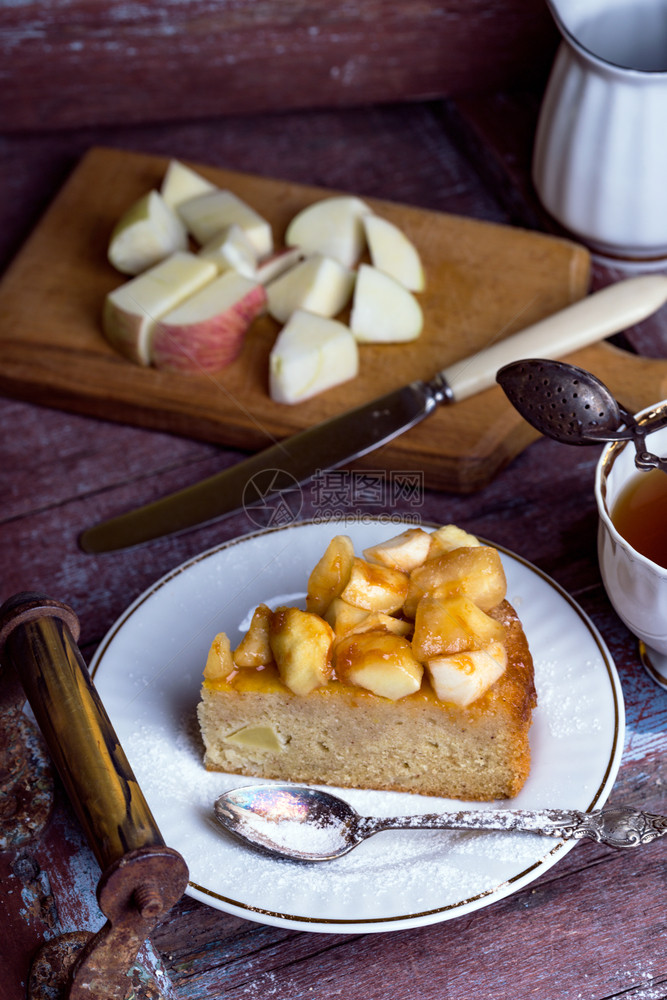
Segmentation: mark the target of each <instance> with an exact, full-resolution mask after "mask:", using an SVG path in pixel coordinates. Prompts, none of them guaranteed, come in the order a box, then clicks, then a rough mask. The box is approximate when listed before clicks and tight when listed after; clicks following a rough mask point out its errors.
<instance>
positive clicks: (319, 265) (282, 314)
mask: <svg viewBox="0 0 667 1000" xmlns="http://www.w3.org/2000/svg"><path fill="white" fill-rule="evenodd" d="M353 288H354V274H353V273H352V271H350V270H348V268H346V267H343V265H342V264H339V263H338V261H336V260H334V259H333V257H324V256H322V254H313V256H312V257H306V259H305V260H302V261H301V262H300V263H298V264H297V265H296V266H295V267H292V268H290V270H289V271H285V272H284V273H283V274H281V275H280V276H279V277H278V278H276V279H275V280H274V281H270V282H269V284H268V285H267V286H266V293H267V295H268V299H269V304H268V310H269V313H270V315H271V316H273V318H274V319H275V320H277V321H278V322H279V323H286V322H287V321H288V319H289V318H290V316H291V315H292V313H294V312H296V310H297V309H305V310H306V311H307V312H311V313H315V314H316V315H317V316H325V317H331V316H335V315H337V313H339V312H340V311H341V310H342V309H343V308H344V307H345V306H346V305H347V303H348V302H349V300H350V296H351V295H352V289H353Z"/></svg>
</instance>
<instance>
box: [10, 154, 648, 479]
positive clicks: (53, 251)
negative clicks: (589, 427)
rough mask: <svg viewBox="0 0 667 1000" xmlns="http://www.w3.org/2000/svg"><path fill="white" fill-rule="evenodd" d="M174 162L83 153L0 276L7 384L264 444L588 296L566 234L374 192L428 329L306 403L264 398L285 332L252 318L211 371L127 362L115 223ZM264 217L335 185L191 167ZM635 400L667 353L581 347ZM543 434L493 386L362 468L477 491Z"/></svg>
mask: <svg viewBox="0 0 667 1000" xmlns="http://www.w3.org/2000/svg"><path fill="white" fill-rule="evenodd" d="M167 162H168V161H167V160H166V159H162V158H159V157H153V156H146V155H140V154H135V153H129V152H124V151H120V150H112V149H104V148H94V149H92V150H90V151H89V153H88V154H87V155H86V156H85V157H84V158H83V159H82V161H81V162H80V164H79V165H78V167H77V168H76V170H75V171H74V172H73V174H72V175H71V177H70V178H69V180H68V182H67V183H66V184H65V186H64V187H63V189H62V190H61V191H60V193H59V195H58V196H57V197H56V199H55V200H54V202H53V203H52V205H51V206H50V208H49V209H48V211H47V212H46V214H45V215H44V217H43V218H42V220H41V222H40V223H39V225H38V226H37V228H36V229H35V231H34V232H33V233H32V235H31V237H30V238H29V239H28V241H27V242H26V244H25V245H24V247H23V248H22V250H21V251H20V253H19V254H18V256H17V257H16V259H15V260H14V262H13V264H12V266H11V267H10V269H9V270H8V272H7V274H6V276H5V278H4V280H3V282H2V284H1V285H0V315H1V316H2V324H0V391H1V392H3V393H5V394H6V395H9V396H14V397H18V398H21V399H26V400H32V401H34V402H39V403H42V404H46V405H51V406H55V407H59V408H63V409H68V410H72V411H75V412H80V413H85V414H90V415H94V416H99V417H103V418H108V419H110V420H116V421H120V422H124V423H132V424H137V425H141V426H145V427H151V428H157V429H160V430H166V431H171V432H173V433H176V434H180V435H187V436H190V437H194V438H198V439H202V440H207V441H212V442H218V443H220V444H223V445H228V446H231V447H237V448H241V449H246V450H248V451H255V450H259V449H261V448H264V447H266V446H268V445H270V444H272V443H274V441H275V440H276V439H279V438H282V437H285V436H287V435H289V434H292V433H294V432H295V431H298V430H301V429H303V428H305V427H309V426H311V425H313V424H315V423H317V422H319V421H321V420H324V419H326V418H328V417H331V416H333V415H335V414H338V413H342V412H343V411H345V410H347V409H349V408H351V407H354V406H357V405H359V404H361V403H363V402H366V401H367V400H370V399H372V398H373V397H375V396H378V395H380V394H382V393H384V392H387V391H389V390H390V389H392V388H395V387H397V386H400V385H402V384H404V383H406V382H409V381H411V380H412V379H415V378H430V377H431V376H432V375H433V374H435V372H436V371H437V370H438V369H440V368H442V367H444V366H445V365H447V364H450V363H452V362H453V361H455V360H457V359H459V358H462V357H466V356H467V355H469V354H472V353H473V352H475V351H477V350H479V349H480V348H482V347H484V346H485V345H486V344H489V343H491V342H493V341H494V340H496V339H498V337H499V336H505V335H508V334H510V333H513V332H515V331H516V330H519V329H521V328H523V327H525V326H527V325H528V324H529V323H532V322H534V321H536V320H538V319H540V318H541V317H543V316H546V315H548V314H550V313H552V312H554V311H556V310H558V309H561V308H563V307H564V306H566V305H568V304H569V303H571V302H573V301H575V300H577V299H579V298H581V297H582V296H583V295H584V294H585V293H586V292H587V289H588V283H589V275H590V259H589V255H588V252H587V251H586V250H584V249H583V248H582V247H579V246H577V245H576V244H574V243H571V242H569V241H567V240H562V239H555V238H553V237H549V236H544V235H541V234H536V233H532V232H527V231H523V230H520V229H513V228H509V227H505V226H499V225H493V224H489V223H484V222H478V221H474V220H470V219H464V218H459V217H456V216H452V215H446V214H442V213H437V212H432V211H426V210H423V209H418V208H412V207H408V206H404V205H399V204H394V203H390V202H381V201H375V200H373V199H366V200H367V201H368V203H369V204H370V205H371V206H372V207H373V208H374V209H375V210H376V211H377V212H378V213H380V214H382V215H384V216H385V217H386V218H388V219H391V220H392V221H394V222H396V223H397V224H398V225H399V226H401V228H402V229H403V230H404V231H405V232H406V233H407V234H408V235H409V236H410V238H411V239H412V240H413V241H414V242H415V244H416V245H417V247H418V248H419V250H420V252H421V254H422V258H423V261H424V265H425V269H426V274H427V283H428V287H427V289H426V291H425V292H424V293H423V294H422V295H421V296H420V300H421V303H422V306H423V309H424V315H425V327H424V331H423V333H422V335H421V337H420V338H419V339H418V340H417V341H416V342H414V343H412V344H408V345H391V346H390V345H381V346H363V347H361V371H360V375H359V377H358V378H356V379H355V380H353V381H351V382H348V383H347V384H345V385H342V386H340V387H338V388H335V389H332V390H330V391H329V392H326V393H324V394H322V395H320V396H318V397H315V398H314V399H311V400H308V401H307V402H305V403H302V404H299V405H297V406H285V405H280V404H277V403H274V402H272V400H271V399H270V398H269V395H268V379H267V371H268V355H269V351H270V349H271V345H272V343H273V341H274V339H275V336H276V333H277V331H278V326H277V324H276V323H274V321H273V320H271V319H270V318H269V317H265V318H263V319H262V320H260V321H258V322H256V323H255V324H254V325H253V327H252V330H251V332H250V334H249V335H248V338H247V340H246V344H245V347H244V350H243V353H242V355H241V357H240V358H239V359H238V360H237V361H236V362H235V363H234V364H232V365H231V366H230V367H229V368H227V369H225V370H224V371H222V372H220V373H218V374H216V375H215V376H212V377H207V376H199V375H198V376H186V375H176V374H172V373H166V372H158V371H156V370H154V369H151V368H141V367H139V366H135V365H133V364H132V363H131V362H129V361H126V360H125V359H124V358H122V357H121V356H120V355H118V354H117V353H116V352H115V351H114V349H113V348H112V347H111V346H110V345H109V344H108V343H107V342H106V341H105V339H104V337H103V336H102V333H101V329H100V315H101V310H102V303H103V301H104V297H105V295H106V293H107V292H108V291H109V290H110V289H112V288H114V287H115V286H116V285H118V284H120V283H121V282H122V281H123V280H125V279H123V278H122V276H119V275H118V274H117V272H115V271H114V269H113V268H112V267H111V266H110V265H109V264H108V263H107V261H106V248H107V244H108V239H109V234H110V232H111V229H112V227H113V225H114V223H115V221H116V220H117V219H118V217H119V216H120V214H121V213H122V212H123V211H124V209H125V208H127V207H128V206H129V205H130V204H131V203H132V202H133V201H134V200H135V199H136V198H138V197H139V196H140V195H141V194H143V193H144V192H146V191H148V190H149V189H150V188H152V187H156V186H159V184H160V182H161V179H162V177H163V175H164V171H165V169H166V165H167ZM190 165H191V166H193V167H194V168H195V169H197V170H199V171H200V172H201V173H202V174H204V175H205V176H206V177H208V178H209V179H210V180H212V181H214V182H215V183H217V184H218V185H220V186H221V187H226V188H229V189H231V190H233V191H234V192H236V194H238V195H239V196H240V197H242V198H244V199H245V200H246V201H247V202H248V203H249V204H251V205H252V206H253V207H254V208H255V209H257V211H259V212H260V213H261V214H262V215H264V216H265V217H266V218H268V219H269V220H270V221H271V223H272V225H273V229H274V236H275V239H276V243H277V244H278V245H279V244H280V242H281V240H282V237H283V233H284V231H285V228H286V226H287V223H288V222H289V220H290V219H291V218H292V216H293V215H294V214H295V213H296V212H297V211H298V210H299V209H300V208H302V207H303V206H304V205H306V204H309V203H310V202H312V201H314V200H315V199H317V198H321V197H324V196H325V195H327V194H329V193H331V192H327V191H323V190H322V189H318V188H312V187H304V186H301V185H297V184H292V183H289V182H286V181H279V180H269V179H266V178H263V177H257V176H249V175H246V174H241V173H236V172H229V171H225V170H218V169H213V168H209V167H206V166H202V165H199V164H196V163H195V164H190ZM570 360H573V361H574V362H575V363H578V364H581V365H582V366H583V367H586V368H589V369H590V370H591V371H594V372H595V374H597V375H598V376H599V377H600V378H602V379H603V380H604V381H605V382H607V384H608V385H610V387H611V388H612V390H613V391H614V392H616V393H617V394H619V395H620V396H621V398H622V400H623V402H624V403H625V405H627V406H629V407H630V408H631V409H639V408H640V407H642V406H645V405H648V404H649V403H651V402H654V401H655V400H656V399H658V398H664V397H665V396H667V362H664V363H663V362H656V361H645V360H643V359H640V358H634V357H632V356H630V355H627V354H625V353H624V352H620V351H617V350H616V349H614V348H612V347H610V346H609V345H606V344H600V345H595V346H594V347H590V348H587V349H586V350H584V351H580V352H577V354H576V355H572V356H571V357H570ZM536 437H537V434H536V432H535V431H533V429H532V428H531V427H529V425H528V424H526V423H525V421H523V420H522V419H521V418H520V417H519V416H518V414H517V413H516V411H515V410H514V409H513V407H512V406H510V404H509V403H508V402H507V400H506V399H505V396H504V394H503V393H502V391H501V390H500V389H499V388H497V387H494V388H493V389H489V390H487V391H486V392H484V393H481V394H479V395H478V396H476V397H474V398H472V399H468V400H465V401H463V402H461V403H457V404H455V405H453V406H448V407H441V408H440V409H439V410H438V411H437V412H436V413H435V414H433V415H432V416H431V417H429V419H428V420H426V421H425V422H423V423H422V424H421V425H419V426H418V427H416V428H414V429H413V430H411V431H410V432H409V433H407V434H405V435H403V436H402V437H400V438H398V439H397V440H396V441H394V442H392V443H391V444H389V445H387V446H385V447H384V448H383V449H382V450H381V451H378V452H376V453H374V454H373V455H372V456H367V457H366V458H365V459H364V460H362V462H361V463H360V465H361V466H362V467H364V468H368V469H371V468H372V469H378V468H392V469H400V470H410V471H413V470H421V471H423V472H424V474H425V481H426V484H427V485H430V486H432V487H435V488H440V489H446V490H452V491H456V492H470V491H473V490H476V489H479V488H480V487H482V486H484V485H485V484H486V483H488V482H489V481H490V480H491V478H492V477H493V476H494V475H495V474H496V473H497V472H498V471H499V470H500V469H501V468H503V467H504V466H505V465H506V464H507V462H508V461H510V460H511V459H512V458H513V457H514V456H516V455H517V454H518V453H519V452H520V451H521V450H522V449H523V448H524V447H525V446H526V445H527V444H528V443H529V442H530V441H532V440H534V439H535V438H536Z"/></svg>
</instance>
